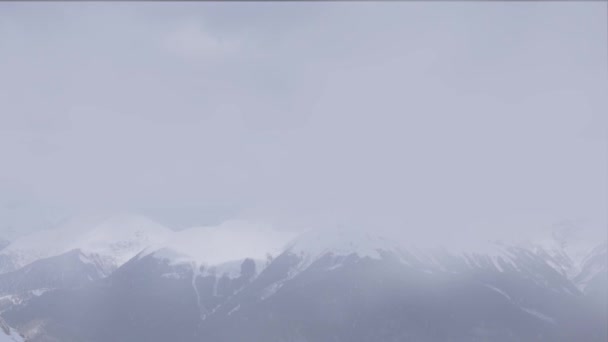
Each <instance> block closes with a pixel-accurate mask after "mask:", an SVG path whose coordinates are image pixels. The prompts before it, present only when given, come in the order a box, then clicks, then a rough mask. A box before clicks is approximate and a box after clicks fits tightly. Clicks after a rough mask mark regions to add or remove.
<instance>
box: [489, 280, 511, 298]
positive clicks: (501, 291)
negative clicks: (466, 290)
mask: <svg viewBox="0 0 608 342" xmlns="http://www.w3.org/2000/svg"><path fill="white" fill-rule="evenodd" d="M484 286H485V287H487V288H489V289H491V290H493V291H495V292H498V293H499V294H501V295H502V296H503V297H505V298H506V299H508V300H509V301H510V302H512V301H513V300H512V299H511V296H509V295H508V294H507V293H506V292H505V291H503V290H501V289H499V288H497V287H494V286H492V285H488V284H484Z"/></svg>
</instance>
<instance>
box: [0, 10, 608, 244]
mask: <svg viewBox="0 0 608 342" xmlns="http://www.w3.org/2000/svg"><path fill="white" fill-rule="evenodd" d="M602 6H603V5H602V4H592V3H585V4H574V3H559V4H558V3H555V4H545V3H542V4H541V3H535V4H516V3H500V4H498V3H497V4H484V5H481V4H477V3H454V4H439V3H434V4H418V3H381V4H376V3H328V4H306V3H290V4H275V3H265V4H211V3H209V4H207V3H180V4H169V3H149V4H117V3H98V4H67V3H66V4H11V3H6V4H0V8H1V9H2V10H1V11H0V74H1V75H3V76H2V78H1V79H0V113H1V114H0V155H1V156H2V160H3V161H2V168H1V169H0V189H4V194H5V195H4V196H3V197H6V200H7V201H10V200H11V199H12V198H13V197H15V196H19V198H26V199H27V200H29V201H32V202H37V203H38V202H39V203H46V204H48V205H53V206H63V207H66V208H71V209H72V210H76V211H77V210H85V209H86V210H88V209H91V208H103V209H120V210H140V211H141V210H143V211H146V210H147V211H149V212H152V213H155V212H156V213H160V212H162V213H163V214H162V216H171V215H168V214H166V213H167V212H168V211H169V212H171V211H172V210H175V211H176V212H179V213H180V214H179V215H177V216H181V215H185V214H183V208H192V209H191V210H189V212H190V213H191V214H190V215H192V217H193V220H214V219H216V220H217V217H216V218H213V217H214V215H215V216H231V217H232V216H239V217H244V218H252V219H258V220H264V221H273V222H277V223H278V224H281V225H286V226H290V225H296V226H300V225H305V226H310V225H333V224H336V223H341V224H345V225H349V224H351V225H352V224H357V225H378V226H384V227H399V229H403V231H405V232H407V233H409V232H416V233H417V234H421V233H420V232H421V231H423V232H427V233H445V232H462V234H464V235H467V236H468V235H472V234H479V233H480V232H490V233H504V232H517V233H518V234H519V233H521V232H523V231H527V230H529V229H533V228H536V227H545V226H547V225H551V224H553V223H555V222H559V221H561V220H564V219H574V220H581V222H587V223H586V224H587V225H589V226H591V227H595V229H605V227H606V209H605V208H606V207H608V201H607V196H606V189H607V188H608V184H607V176H606V175H607V174H608V163H607V160H606V158H607V157H606V155H607V152H608V151H607V147H606V140H607V134H606V130H605V127H606V116H605V113H607V112H608V110H607V109H608V108H606V107H607V104H606V101H605V94H606V91H607V90H608V89H607V88H608V82H607V81H606V72H607V65H606V60H607V57H608V56H607V55H606V46H605V44H606V39H607V37H606V30H605V27H606V16H605V10H604V8H603V7H602ZM179 208H182V209H179ZM214 213H215V214H214ZM175 216H176V215H172V216H171V217H173V218H174V217H175ZM403 227H405V228H403Z"/></svg>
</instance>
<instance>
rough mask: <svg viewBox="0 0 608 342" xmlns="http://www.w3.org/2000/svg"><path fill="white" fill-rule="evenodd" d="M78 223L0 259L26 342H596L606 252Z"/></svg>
mask: <svg viewBox="0 0 608 342" xmlns="http://www.w3.org/2000/svg"><path fill="white" fill-rule="evenodd" d="M80 222H85V223H87V224H81V223H76V221H70V223H69V224H66V225H65V226H62V227H60V228H57V230H55V233H59V236H69V234H74V237H75V238H73V239H71V240H70V241H69V242H66V241H54V240H53V239H52V238H51V235H52V234H51V233H49V232H50V230H49V232H44V233H36V234H37V235H35V236H28V237H23V238H21V239H19V240H17V241H15V242H14V243H13V244H11V245H10V246H9V247H7V248H5V250H3V251H1V252H0V255H2V256H3V257H4V258H5V259H6V260H12V263H11V264H10V265H12V267H13V268H14V270H11V271H5V273H4V274H0V292H2V294H3V296H4V297H2V298H0V311H1V315H2V316H4V317H5V319H6V320H7V322H8V323H9V324H10V325H11V326H14V327H16V328H17V329H19V330H20V331H22V332H24V333H25V334H26V337H28V338H29V340H31V341H47V340H49V339H50V338H54V339H56V340H62V341H72V340H73V341H83V342H98V341H99V342H101V341H109V340H112V341H140V340H141V341H144V340H145V341H152V342H154V341H158V342H161V341H162V342H165V341H167V340H179V341H184V342H189V341H192V342H194V341H200V340H202V339H203V337H204V340H205V341H217V342H220V341H249V342H250V341H254V342H255V341H336V340H337V341H349V342H353V341H354V342H356V341H361V342H363V341H371V340H378V338H380V339H381V340H383V341H393V340H394V341H397V340H398V341H402V340H421V341H432V342H435V341H447V340H449V339H448V338H457V339H458V338H460V340H466V341H485V340H488V339H489V340H492V341H505V342H506V341H532V340H534V341H555V340H571V339H573V338H576V337H577V336H579V335H580V334H582V333H583V332H584V333H585V334H586V335H585V336H586V337H587V339H586V341H589V342H592V341H604V340H605V339H606V337H608V336H606V331H605V329H604V325H603V323H602V322H604V321H603V320H604V319H605V318H607V317H608V316H607V311H608V310H606V308H605V305H598V303H605V299H606V289H607V288H608V281H607V276H606V274H607V271H606V270H607V264H608V260H607V256H606V246H607V245H606V242H601V241H598V245H597V247H595V248H589V249H588V250H587V253H586V255H584V256H581V255H582V253H581V250H583V248H580V246H573V244H568V243H566V242H565V241H563V240H559V239H553V240H554V241H551V239H548V240H543V241H541V242H526V243H520V244H510V243H504V242H487V243H484V244H479V245H477V246H476V247H475V248H466V249H463V248H457V246H441V247H440V246H434V247H429V246H424V247H423V246H415V245H414V244H410V245H404V244H402V243H398V242H397V240H396V239H391V238H388V237H384V236H380V235H378V234H376V233H374V232H373V231H365V230H354V229H333V230H328V229H324V230H312V231H309V232H306V233H303V234H300V235H298V236H294V234H292V233H287V232H279V231H275V230H273V229H271V228H270V227H268V226H263V225H252V224H249V223H247V222H242V221H229V222H226V223H224V224H222V225H220V226H216V227H195V228H191V229H187V230H184V231H180V232H173V231H171V230H169V229H166V228H164V227H162V226H160V225H158V224H156V223H154V222H152V221H150V220H148V219H146V218H142V217H138V216H119V217H116V216H115V217H109V218H108V217H104V218H101V219H99V218H98V219H97V220H92V219H88V220H84V221H80ZM78 225H80V226H81V227H83V228H82V229H80V230H79V229H77V228H76V227H77V226H78ZM62 234H63V235H62ZM40 238H46V239H47V240H46V241H45V240H39V239H40ZM573 251H576V253H574V252H573ZM26 261H31V262H29V263H27V262H26ZM58 275H60V276H58ZM602 301H603V302H602ZM99 326H107V327H111V328H108V329H103V331H100V330H99V329H97V328H96V327H99Z"/></svg>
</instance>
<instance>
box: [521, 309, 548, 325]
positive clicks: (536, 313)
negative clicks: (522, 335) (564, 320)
mask: <svg viewBox="0 0 608 342" xmlns="http://www.w3.org/2000/svg"><path fill="white" fill-rule="evenodd" d="M521 309H522V310H523V311H525V312H527V313H529V314H530V315H532V316H534V317H536V318H539V319H541V320H543V321H545V322H547V323H551V324H555V320H554V319H553V318H551V317H549V316H547V315H545V314H543V313H540V312H538V311H536V310H532V309H529V308H524V307H522V308H521Z"/></svg>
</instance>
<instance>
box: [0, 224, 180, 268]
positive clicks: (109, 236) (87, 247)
mask: <svg viewBox="0 0 608 342" xmlns="http://www.w3.org/2000/svg"><path fill="white" fill-rule="evenodd" d="M170 235H171V231H170V230H169V229H167V228H165V227H163V226H162V225H160V224H158V223H156V222H154V221H152V220H150V219H148V218H146V217H143V216H137V215H114V216H108V215H88V216H79V217H75V218H72V219H70V220H68V221H66V222H64V223H63V224H62V225H60V226H58V227H56V228H52V229H47V230H42V231H37V232H35V233H32V234H29V235H26V236H23V237H21V238H19V239H17V240H15V241H13V242H12V243H11V244H10V245H9V246H8V247H6V248H5V249H3V250H2V251H1V252H0V257H1V258H2V259H3V265H0V266H1V267H0V273H1V272H7V271H11V270H13V269H17V268H20V267H23V266H25V265H27V264H29V263H31V262H33V261H36V260H38V259H42V258H48V257H51V256H55V255H60V254H63V253H66V252H68V251H70V250H74V249H79V250H81V251H82V252H83V253H85V254H87V255H97V256H99V257H101V258H103V259H104V260H105V261H106V262H107V263H110V264H113V265H114V266H115V267H117V266H120V265H122V264H123V263H125V262H126V261H128V260H129V259H130V258H132V257H133V256H135V255H136V254H137V253H139V252H140V251H141V250H143V249H144V248H146V247H147V246H149V245H155V244H159V243H162V242H163V241H165V240H166V239H168V238H169V236H170Z"/></svg>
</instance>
